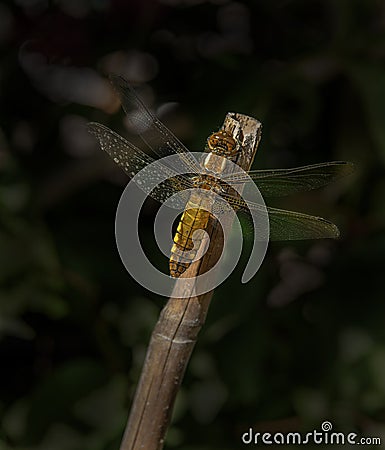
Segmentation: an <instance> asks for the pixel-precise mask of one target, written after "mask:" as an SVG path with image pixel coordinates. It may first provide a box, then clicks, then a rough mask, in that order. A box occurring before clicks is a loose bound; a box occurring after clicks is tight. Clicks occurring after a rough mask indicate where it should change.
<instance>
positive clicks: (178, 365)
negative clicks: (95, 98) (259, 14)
mask: <svg viewBox="0 0 385 450" xmlns="http://www.w3.org/2000/svg"><path fill="white" fill-rule="evenodd" d="M261 127H262V126H261V123H260V122H259V121H258V120H256V119H253V118H251V117H248V116H245V115H243V114H237V113H228V114H227V116H226V118H225V121H224V124H223V128H224V129H225V130H226V131H228V132H230V133H231V134H232V135H233V137H234V138H235V139H236V140H237V141H239V142H240V144H241V145H240V151H239V154H238V156H237V160H236V163H237V164H238V165H239V166H241V167H242V169H243V170H245V171H248V170H250V167H251V164H252V162H253V159H254V156H255V153H256V151H257V147H258V143H259V141H260V137H261ZM215 222H216V221H215V220H212V222H211V223H209V227H208V228H207V230H206V231H207V232H208V234H209V236H210V246H209V249H208V251H207V252H206V253H205V255H204V256H203V257H202V258H201V259H200V260H199V261H196V262H195V263H193V264H192V265H191V266H190V267H189V268H188V269H187V270H186V272H185V273H184V274H183V275H182V277H191V278H192V277H196V276H198V275H199V274H202V273H205V272H206V271H207V270H208V269H210V268H211V267H213V265H214V264H215V263H216V262H217V260H218V258H219V257H220V255H221V253H222V247H223V234H222V230H221V229H220V227H217V226H215ZM178 289H180V285H178V283H176V287H175V289H174V292H173V296H172V297H171V298H170V299H169V300H168V301H167V303H166V305H165V307H164V308H163V310H162V312H161V314H160V317H159V320H158V322H157V324H156V326H155V329H154V331H153V333H152V337H151V340H150V344H149V347H148V350H147V355H146V359H145V362H144V366H143V369H142V374H141V377H140V380H139V384H138V387H137V391H136V394H135V398H134V401H133V405H132V408H131V413H130V417H129V420H128V423H127V426H126V430H125V433H124V437H123V441H122V444H121V447H120V450H139V449H141V450H143V449H145V450H160V449H162V448H163V444H164V439H165V435H166V432H167V428H168V425H169V423H170V419H171V414H172V409H173V405H174V401H175V397H176V395H177V392H178V390H179V387H180V385H181V382H182V379H183V375H184V372H185V370H186V367H187V364H188V361H189V359H190V356H191V353H192V350H193V348H194V345H195V343H196V340H197V336H198V333H199V331H200V329H201V328H202V326H203V324H204V322H205V319H206V315H207V311H208V308H209V305H210V301H211V298H212V295H213V291H211V292H208V293H206V294H203V295H199V296H189V295H188V297H187V298H177V297H178V295H179V294H180V292H179V291H178ZM184 289H186V287H184ZM191 292H193V291H191ZM187 294H188V292H187Z"/></svg>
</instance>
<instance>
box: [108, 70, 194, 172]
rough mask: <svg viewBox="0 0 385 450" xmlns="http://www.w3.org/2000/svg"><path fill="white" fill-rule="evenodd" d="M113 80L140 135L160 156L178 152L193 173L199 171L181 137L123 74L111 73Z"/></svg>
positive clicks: (128, 115)
mask: <svg viewBox="0 0 385 450" xmlns="http://www.w3.org/2000/svg"><path fill="white" fill-rule="evenodd" d="M110 79H111V82H112V84H113V86H114V88H115V89H116V91H117V92H118V94H119V97H120V100H121V102H122V107H123V109H124V111H125V113H126V114H127V117H128V118H129V120H130V121H131V122H132V123H133V125H134V126H135V128H136V129H137V130H138V134H139V136H140V137H141V138H142V140H143V141H144V142H145V143H146V144H147V145H148V147H150V148H151V150H152V151H153V152H154V153H155V154H156V155H158V156H160V157H163V156H167V155H172V154H178V155H179V156H180V159H181V161H182V162H183V164H184V165H185V167H186V168H187V169H188V170H189V171H190V172H192V173H195V172H199V170H200V165H199V163H198V162H197V161H196V160H195V158H194V157H193V155H191V153H190V152H189V150H188V149H187V148H186V147H185V146H184V145H183V144H182V143H181V142H180V141H179V139H178V138H177V137H176V136H175V135H174V134H173V133H172V132H171V131H170V130H169V129H168V128H167V127H166V126H165V125H164V124H163V123H162V122H161V121H160V120H159V119H158V118H157V117H156V116H155V115H154V114H153V113H152V112H150V111H149V109H148V108H147V107H146V106H145V105H144V103H143V102H142V101H141V100H140V98H139V97H138V96H137V94H136V93H135V91H134V89H133V88H132V87H131V86H130V85H129V84H128V82H127V81H126V80H125V79H124V78H123V77H121V76H118V75H111V76H110Z"/></svg>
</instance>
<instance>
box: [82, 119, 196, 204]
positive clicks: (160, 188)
mask: <svg viewBox="0 0 385 450" xmlns="http://www.w3.org/2000/svg"><path fill="white" fill-rule="evenodd" d="M88 130H89V131H90V133H92V134H93V135H94V136H95V137H96V138H97V139H98V141H99V143H100V146H101V147H102V149H103V150H104V151H105V152H106V153H107V154H108V155H109V156H111V158H112V159H113V160H114V162H115V163H116V164H117V165H118V166H119V167H120V168H122V169H123V170H124V171H125V172H126V173H127V174H128V175H129V176H130V177H133V176H134V175H135V174H137V173H138V172H140V171H141V170H142V169H144V168H146V180H147V181H149V182H151V181H152V184H154V185H156V187H155V188H154V189H153V190H152V191H151V192H149V193H148V194H149V195H150V196H151V197H152V198H154V199H155V200H158V201H159V202H164V201H165V200H166V199H167V198H169V197H170V196H171V195H173V194H175V193H177V192H179V191H183V190H185V189H190V188H193V187H194V185H193V183H192V182H191V181H190V179H189V178H188V177H187V176H184V175H178V174H176V173H175V172H174V171H173V170H172V169H170V168H169V167H167V166H165V165H163V164H161V163H160V162H157V165H156V167H154V169H151V167H147V166H148V165H149V164H151V163H153V162H154V161H155V160H154V159H153V158H151V156H149V155H147V154H146V153H144V152H143V151H142V150H140V149H139V148H138V147H136V146H135V145H134V144H132V143H131V142H128V141H127V140H126V139H124V138H123V137H122V136H119V134H117V133H115V132H114V131H112V130H110V129H109V128H107V127H106V126H104V125H101V124H99V123H95V122H91V123H89V124H88ZM160 173H161V176H162V177H167V179H166V180H164V181H162V182H160V183H158V182H157V180H159V175H160Z"/></svg>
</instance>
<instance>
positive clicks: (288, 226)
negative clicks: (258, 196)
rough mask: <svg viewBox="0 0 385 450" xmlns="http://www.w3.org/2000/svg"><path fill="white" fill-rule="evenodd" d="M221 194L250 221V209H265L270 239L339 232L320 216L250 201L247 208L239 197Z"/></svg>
mask: <svg viewBox="0 0 385 450" xmlns="http://www.w3.org/2000/svg"><path fill="white" fill-rule="evenodd" d="M221 195H222V197H223V198H224V199H225V200H226V201H227V202H228V203H229V204H231V205H232V206H233V207H234V209H235V210H236V211H240V212H241V213H242V216H243V217H244V218H245V219H246V220H247V221H248V222H251V223H252V221H253V219H252V217H251V214H250V210H253V211H255V212H256V213H257V214H258V213H260V214H264V213H265V211H266V210H267V212H268V214H269V224H270V240H273V241H285V240H300V239H321V238H337V237H338V236H339V234H340V233H339V230H338V228H337V226H336V225H334V223H332V222H329V221H328V220H325V219H323V218H322V217H317V216H310V215H308V214H302V213H299V212H295V211H286V210H283V209H277V208H270V207H267V208H266V209H265V208H264V207H263V206H262V205H258V204H256V203H251V202H249V206H250V210H249V207H248V205H247V204H246V202H245V201H244V200H243V199H242V198H241V197H239V196H238V197H235V196H233V195H229V194H225V193H224V194H221Z"/></svg>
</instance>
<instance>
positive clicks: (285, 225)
mask: <svg viewBox="0 0 385 450" xmlns="http://www.w3.org/2000/svg"><path fill="white" fill-rule="evenodd" d="M110 80H111V83H112V85H113V87H114V89H115V90H116V91H117V93H118V95H119V97H120V101H121V104H122V107H123V110H124V111H125V113H126V115H127V117H128V118H129V120H131V123H132V124H134V125H135V127H136V130H137V134H138V135H139V137H140V138H141V140H142V141H143V144H144V146H145V147H146V149H147V151H148V150H151V151H152V152H153V153H154V154H155V155H157V156H158V157H160V158H163V157H165V156H169V155H177V157H178V161H180V163H181V164H182V166H183V167H185V169H186V173H185V174H183V175H180V174H178V173H176V172H175V171H174V170H173V167H172V166H170V165H169V164H167V163H164V164H162V160H160V163H161V165H160V166H158V167H161V171H162V172H163V173H164V174H165V175H166V176H167V179H166V180H165V181H162V182H161V183H159V185H158V186H156V188H155V189H153V190H152V191H151V192H150V193H149V195H150V196H151V197H152V198H153V199H155V200H157V201H159V202H161V203H163V202H165V201H166V200H167V199H169V198H170V197H171V196H173V195H174V194H176V193H178V192H181V191H183V190H187V189H194V188H199V189H201V190H202V189H203V190H204V191H209V192H210V191H214V192H216V193H219V195H221V197H222V198H223V199H224V200H225V201H226V202H227V203H228V204H229V205H231V207H232V208H233V209H234V210H235V212H237V213H238V212H240V213H242V214H243V215H244V216H245V217H248V218H249V219H250V216H251V212H252V211H253V210H254V211H256V212H260V211H261V205H260V204H258V203H253V202H249V201H248V202H247V203H246V202H245V201H244V200H243V199H242V196H241V195H240V194H238V193H237V192H236V191H235V190H234V189H233V190H231V189H230V191H229V189H228V184H233V183H239V184H242V183H246V182H247V181H248V180H250V179H251V180H252V182H254V183H255V184H256V185H257V187H258V189H259V191H260V192H261V194H262V196H263V197H280V196H286V195H290V194H294V193H296V192H300V191H308V190H312V189H316V188H320V187H322V186H325V185H327V184H329V183H331V182H333V181H335V180H337V179H339V178H341V177H343V176H345V175H348V174H350V173H351V172H352V171H353V164H352V163H349V162H346V161H330V162H324V163H319V164H313V165H307V166H302V167H296V168H291V169H272V170H250V171H248V173H247V175H245V172H243V171H240V173H237V172H235V173H233V174H230V175H226V176H221V175H222V169H223V167H219V166H218V164H217V159H216V158H215V157H212V155H216V156H220V157H221V158H222V159H224V158H225V159H228V160H231V161H233V160H234V158H235V157H236V155H237V154H238V153H239V145H238V144H239V143H237V142H236V140H235V139H234V138H233V136H232V135H231V134H230V133H229V132H227V131H226V130H224V129H223V128H221V129H219V130H218V131H215V132H213V133H212V134H210V136H209V137H208V139H207V143H206V146H205V152H206V153H207V156H206V157H205V158H204V159H203V160H202V161H198V160H197V159H196V158H195V157H194V156H193V154H192V152H190V151H189V150H188V149H187V148H186V147H185V146H184V145H183V144H182V143H181V142H180V140H179V139H178V138H177V137H176V136H175V135H174V134H173V133H172V132H171V131H170V130H169V129H168V128H167V127H166V126H165V125H164V124H163V123H162V122H161V121H160V120H159V119H158V118H157V117H156V116H155V115H154V114H153V113H152V112H151V111H150V110H149V108H147V107H146V105H145V104H144V103H143V101H142V100H141V99H140V98H139V97H138V95H137V94H136V92H135V90H134V89H133V87H132V86H131V85H130V84H129V83H128V82H127V80H125V79H124V78H123V77H121V76H119V75H111V76H110ZM88 130H89V131H90V132H91V133H92V134H93V135H94V136H95V137H96V138H97V139H98V141H99V144H100V146H101V148H102V149H103V150H104V151H105V152H106V153H107V154H108V155H109V156H110V157H111V158H112V159H113V160H114V162H115V163H116V164H117V165H118V166H119V167H120V168H122V169H123V170H124V171H125V172H126V174H128V175H129V176H130V177H134V176H135V175H136V174H137V173H138V172H140V171H141V170H142V169H143V168H145V167H146V166H148V165H149V164H151V163H153V162H154V161H155V159H154V158H152V157H151V156H150V155H149V154H148V153H147V152H146V151H145V150H143V148H144V146H141V147H142V148H139V147H138V146H136V145H134V144H133V143H132V142H130V141H128V140H126V139H125V138H123V137H122V136H120V135H119V134H117V133H115V132H114V131H113V130H111V129H109V128H108V127H106V126H104V125H102V124H100V123H96V122H91V123H89V124H88ZM204 203H205V202H204V199H202V196H201V195H199V194H197V193H193V194H191V196H190V197H189V199H188V201H187V204H186V206H185V209H184V211H183V213H182V215H181V217H180V220H179V224H178V226H177V229H176V232H175V235H174V239H173V245H172V248H171V252H170V253H171V256H170V260H169V271H170V276H171V277H174V278H177V277H179V276H180V275H181V274H182V273H184V272H185V271H186V269H187V268H188V267H189V266H190V265H191V263H192V261H193V260H194V258H195V256H196V253H197V249H198V248H199V245H200V243H201V242H200V241H199V239H198V241H197V239H196V237H195V236H196V235H195V236H194V241H195V243H194V241H193V234H194V232H195V231H196V230H202V229H203V230H204V229H205V228H206V227H207V226H208V222H209V219H210V216H211V212H210V211H208V210H207V208H205V206H204ZM266 210H267V213H268V217H269V227H270V240H302V239H321V238H337V237H338V236H339V230H338V228H337V226H336V225H335V224H334V223H332V222H330V221H328V220H326V219H323V218H321V217H318V216H313V215H308V214H304V213H300V212H295V211H286V210H283V209H278V208H273V207H266V209H265V211H266ZM250 221H251V222H252V220H250Z"/></svg>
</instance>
